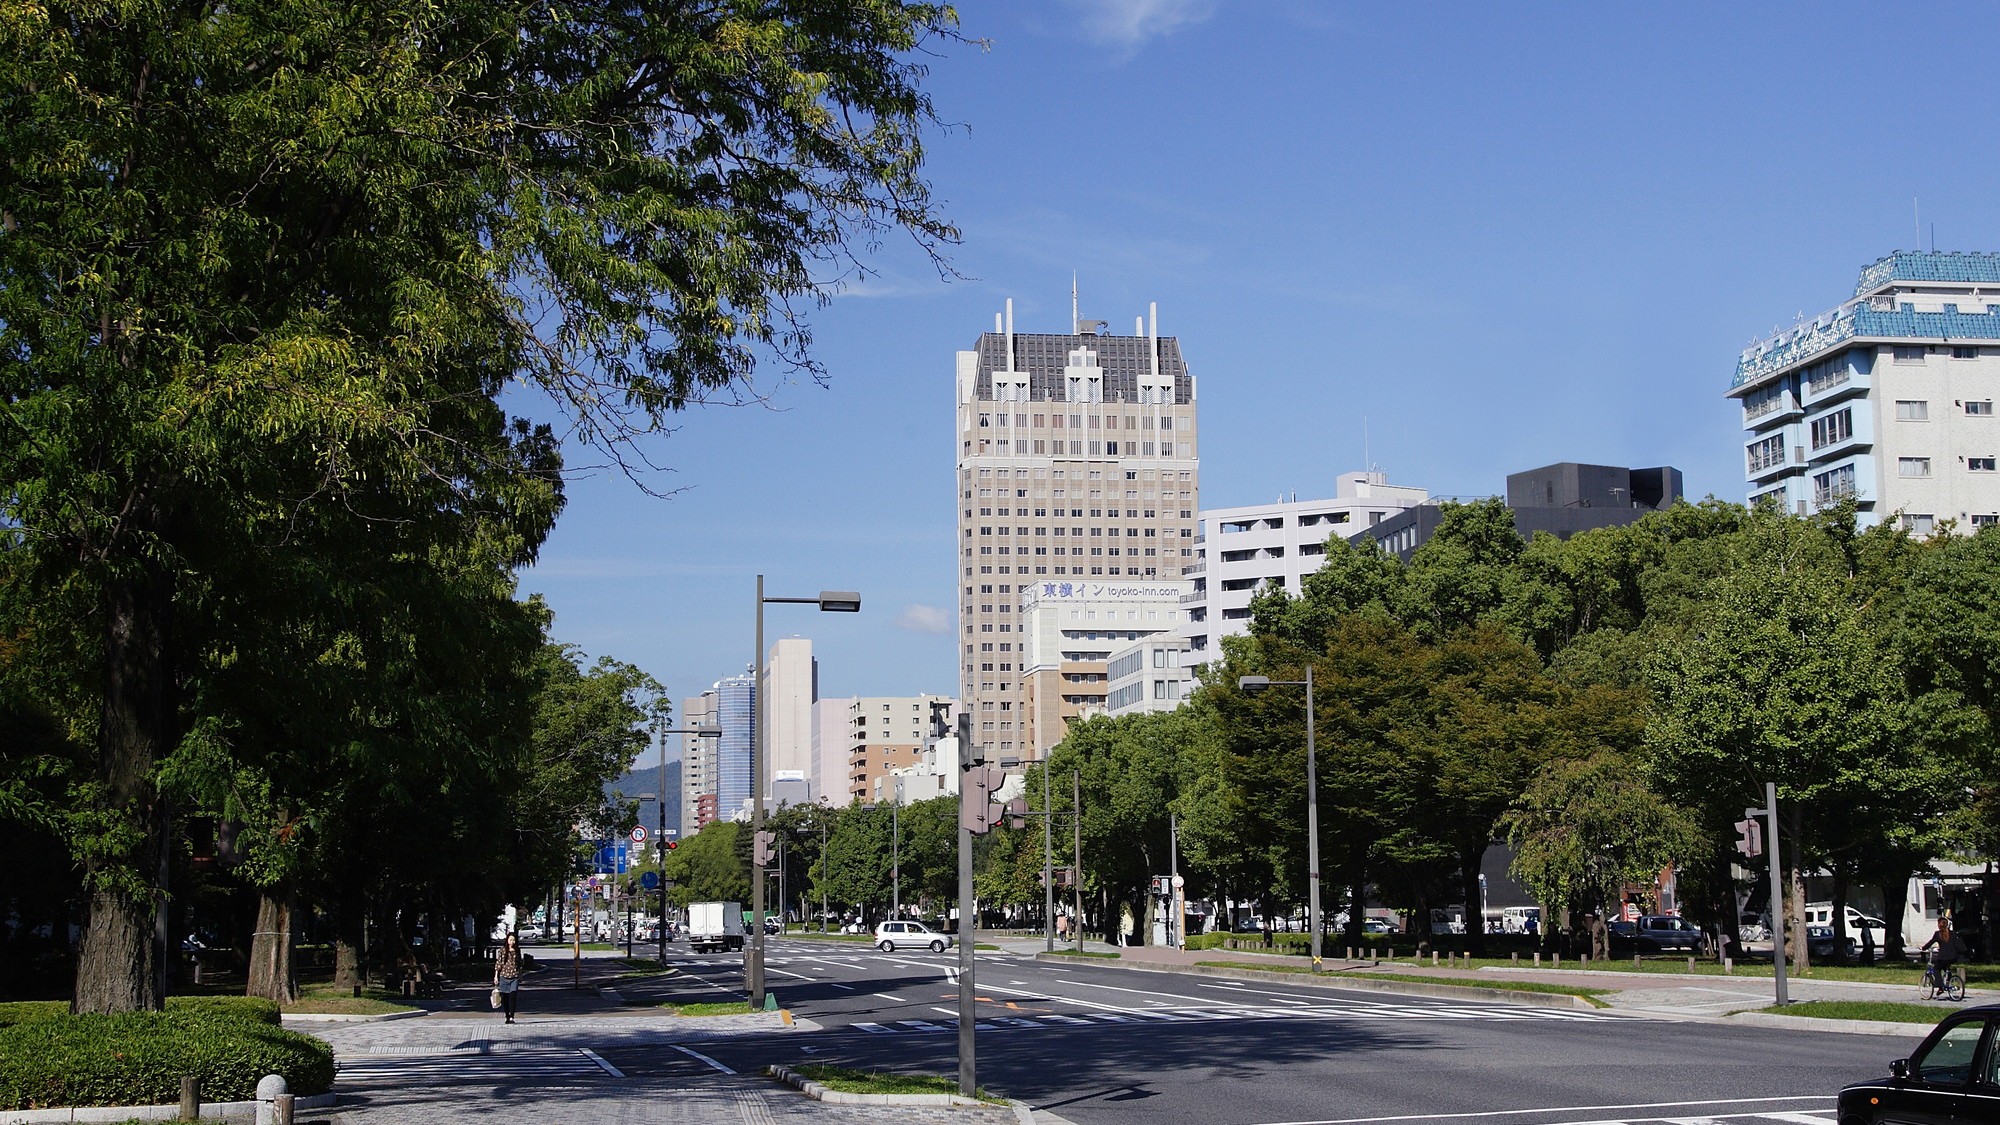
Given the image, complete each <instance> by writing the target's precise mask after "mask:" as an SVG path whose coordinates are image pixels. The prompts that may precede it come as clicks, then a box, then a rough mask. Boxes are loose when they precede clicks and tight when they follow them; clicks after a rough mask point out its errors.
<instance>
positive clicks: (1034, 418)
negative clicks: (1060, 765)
mask: <svg viewBox="0 0 2000 1125" xmlns="http://www.w3.org/2000/svg"><path fill="white" fill-rule="evenodd" d="M994 322H995V323H994V326H993V329H994V330H993V331H992V332H991V333H988V334H985V335H982V336H981V337H980V338H979V342H978V344H977V346H976V347H975V348H974V349H973V350H971V351H962V352H959V353H958V375H957V400H956V402H957V434H958V448H957V467H956V487H957V498H958V501H959V503H958V510H959V517H958V531H959V535H958V544H959V549H960V556H959V559H958V570H959V573H958V575H957V576H956V577H957V578H958V580H959V581H958V585H959V586H960V588H961V590H962V596H961V597H960V599H959V629H960V633H959V641H960V644H961V645H962V651H961V654H960V655H961V658H962V659H961V661H960V680H961V683H962V684H963V692H962V698H963V699H964V700H965V701H966V705H967V706H968V707H971V708H972V709H973V710H974V715H975V719H976V722H977V726H976V727H975V734H974V737H975V739H977V740H978V741H979V744H980V745H979V748H980V749H981V750H984V751H987V752H989V753H990V754H991V755H992V756H994V757H1023V758H1033V757H1035V756H1037V755H1039V754H1040V753H1041V751H1042V749H1044V748H1045V747H1043V746H1038V745H1036V744H1035V741H1034V740H1033V739H1031V738H1030V737H1029V735H1028V731H1029V727H1030V723H1031V720H1030V718H1029V717H1028V715H1027V709H1028V702H1029V691H1030V686H1029V685H1030V680H1029V675H1028V668H1029V657H1028V654H1027V652H1026V644H1025V642H1026V638H1025V637H1024V636H1023V632H1024V628H1023V623H1022V620H1021V617H1020V614H1019V612H1018V611H1019V609H1020V607H1021V604H1022V601H1023V597H1022V596H1023V594H1025V593H1026V592H1027V591H1028V590H1030V589H1032V588H1034V586H1035V584H1037V583H1041V582H1046V581H1063V582H1079V581H1083V580H1093V581H1097V582H1141V581H1144V582H1155V581H1163V580H1169V581H1170V580H1178V579H1179V578H1180V576H1181V573H1182V570H1183V568H1186V567H1191V566H1192V565H1193V564H1194V531H1195V512H1196V510H1197V509H1198V508H1199V503H1198V501H1199V497H1200V476H1201V473H1200V467H1201V462H1200V452H1199V447H1198V432H1197V429H1196V426H1195V381H1194V377H1193V376H1192V375H1190V374H1189V373H1188V369H1187V364H1186V363H1185V362H1184V360H1183V359H1182V356H1181V350H1180V343H1179V341H1178V340H1176V339H1174V338H1173V337H1162V336H1160V335H1159V333H1158V322H1157V318H1156V317H1155V318H1153V319H1147V318H1140V321H1139V323H1137V324H1136V325H1135V326H1134V331H1133V335H1131V336H1113V335H1110V334H1108V333H1107V332H1105V327H1106V325H1105V324H1104V323H1103V322H1102V321H1094V320H1078V321H1075V322H1074V323H1073V324H1072V326H1071V328H1072V331H1071V332H1070V333H1069V334H1067V335H1044V334H1028V333H1022V334H1018V335H1017V334H1016V333H1015V332H1014V310H1013V302H1012V301H1009V302H1008V303H1007V310H1006V312H1005V313H1003V314H998V315H996V316H995V318H994Z"/></svg>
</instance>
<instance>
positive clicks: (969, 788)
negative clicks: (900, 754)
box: [958, 714, 1005, 1098]
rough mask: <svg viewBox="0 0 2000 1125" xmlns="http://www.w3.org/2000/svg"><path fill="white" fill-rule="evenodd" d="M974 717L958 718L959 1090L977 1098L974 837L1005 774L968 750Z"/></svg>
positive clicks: (989, 823) (988, 818)
mask: <svg viewBox="0 0 2000 1125" xmlns="http://www.w3.org/2000/svg"><path fill="white" fill-rule="evenodd" d="M971 718H972V716H971V715H970V714H961V715H960V716H959V719H958V722H959V727H958V730H959V742H958V745H959V754H960V755H961V757H960V762H961V764H962V768H961V770H960V772H959V779H958V781H959V784H958V1092H959V1093H960V1094H962V1095H964V1096H965V1097H968V1098H971V1097H977V1096H978V1095H977V1094H976V1093H975V1091H977V1090H978V1089H979V1066H978V1062H977V1059H976V1056H975V1053H974V1052H975V1045H974V1041H973V1028H974V1025H975V1024H976V1023H977V1022H978V1019H979V996H978V992H979V988H978V985H977V984H976V983H975V981H974V969H973V955H972V954H973V946H975V945H977V944H978V942H979V908H978V904H977V902H976V901H975V898H974V894H973V888H972V838H973V837H974V836H984V835H985V834H986V833H987V832H989V831H991V830H992V828H993V825H994V824H995V823H997V822H998V821H999V819H1000V815H1001V810H1000V807H999V805H998V804H996V803H995V802H994V800H993V798H994V796H995V795H996V794H997V793H999V791H1000V785H1001V783H1002V781H1003V780H1004V779H1005V775H1004V774H1002V773H1001V771H1000V770H999V769H998V768H997V767H994V766H989V765H987V764H986V759H985V757H984V756H983V755H982V754H981V753H980V752H979V751H977V750H974V749H973V748H972V722H971Z"/></svg>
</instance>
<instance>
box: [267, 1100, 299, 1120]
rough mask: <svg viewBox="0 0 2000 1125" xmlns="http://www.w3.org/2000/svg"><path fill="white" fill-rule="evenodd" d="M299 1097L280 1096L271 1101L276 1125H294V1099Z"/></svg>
mask: <svg viewBox="0 0 2000 1125" xmlns="http://www.w3.org/2000/svg"><path fill="white" fill-rule="evenodd" d="M297 1096H298V1095H296V1094H279V1095H278V1096H277V1097H275V1098H273V1099H271V1101H272V1109H273V1110H274V1111H275V1112H274V1114H273V1116H274V1117H275V1119H276V1125H293V1123H292V1114H293V1113H294V1112H295V1110H294V1109H293V1103H292V1099H293V1098H295V1097H297Z"/></svg>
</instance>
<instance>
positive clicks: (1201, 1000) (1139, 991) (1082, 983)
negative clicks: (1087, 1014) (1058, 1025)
mask: <svg viewBox="0 0 2000 1125" xmlns="http://www.w3.org/2000/svg"><path fill="white" fill-rule="evenodd" d="M1070 983H1071V984H1074V985H1076V986H1078V987H1080V988H1108V989H1110V990H1111V991H1113V992H1130V993H1133V994H1135V995H1139V996H1170V997H1172V998H1173V999H1175V1000H1186V1001H1189V1002H1191V1003H1195V1004H1207V1003H1210V1002H1211V998H1210V997H1207V996H1182V995H1181V994H1180V993H1178V992H1159V991H1156V990H1154V989H1151V988H1121V987H1119V986H1118V985H1115V984H1092V983H1091V982H1089V981H1087V980H1079V981H1071V982H1070ZM1293 1003H1298V1004H1303V1003H1305V1001H1303V1000H1297V1001H1293Z"/></svg>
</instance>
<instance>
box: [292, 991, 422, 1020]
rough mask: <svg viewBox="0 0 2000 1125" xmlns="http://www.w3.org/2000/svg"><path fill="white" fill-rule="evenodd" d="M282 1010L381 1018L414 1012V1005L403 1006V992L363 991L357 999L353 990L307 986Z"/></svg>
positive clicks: (303, 1013)
mask: <svg viewBox="0 0 2000 1125" xmlns="http://www.w3.org/2000/svg"><path fill="white" fill-rule="evenodd" d="M284 1010H285V1011H287V1012H296V1013H298V1014H300V1015H323V1016H380V1015H387V1014H389V1013H391V1012H414V1011H416V1010H417V1006H416V1005H415V1004H410V1003H406V1002H405V1001H404V1000H403V995H402V993H400V992H390V991H389V990H387V989H383V988H364V989H362V990H361V995H359V996H356V995H354V990H353V989H352V988H335V987H334V986H333V985H332V984H308V985H305V986H303V987H301V988H300V989H299V998H298V999H297V1000H294V1001H292V1002H291V1003H289V1004H287V1005H285V1009H284Z"/></svg>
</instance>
